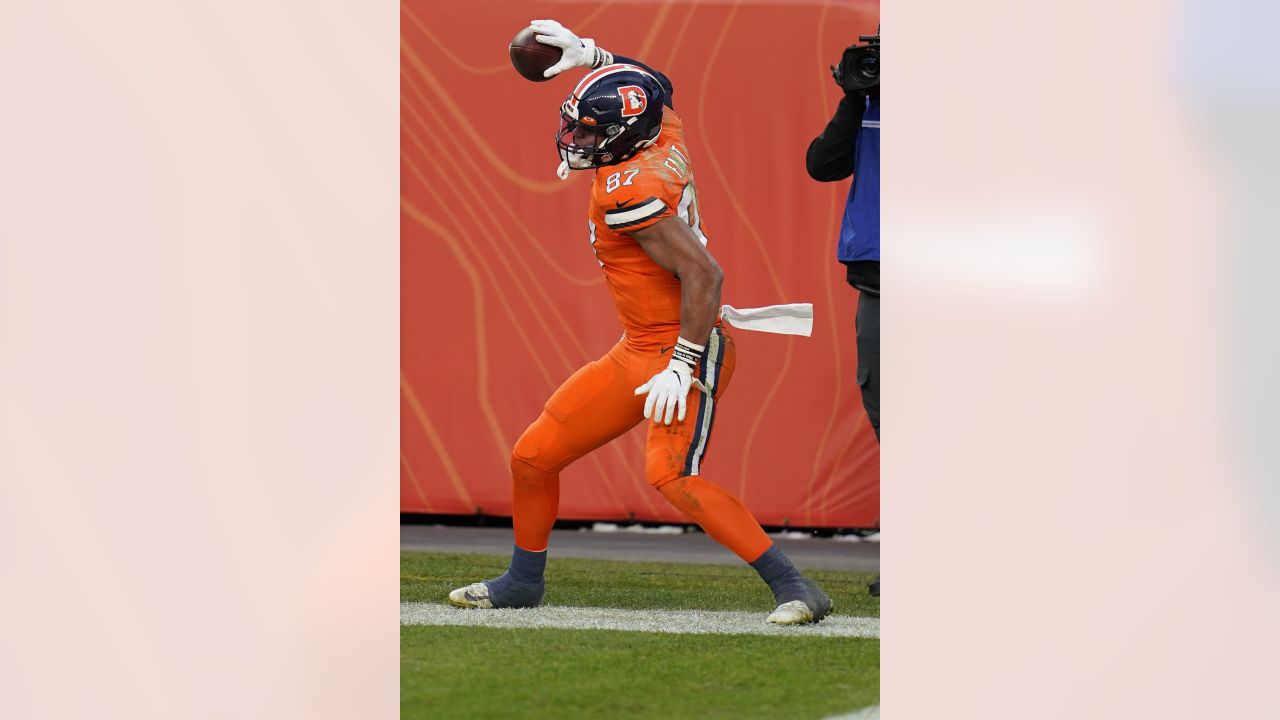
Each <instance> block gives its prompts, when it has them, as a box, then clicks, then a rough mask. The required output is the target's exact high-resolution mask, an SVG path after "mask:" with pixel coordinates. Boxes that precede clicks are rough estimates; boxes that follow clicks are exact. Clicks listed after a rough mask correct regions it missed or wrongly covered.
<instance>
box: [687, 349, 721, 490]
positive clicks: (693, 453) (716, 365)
mask: <svg viewBox="0 0 1280 720" xmlns="http://www.w3.org/2000/svg"><path fill="white" fill-rule="evenodd" d="M723 360H724V343H723V342H722V341H721V339H720V330H719V329H718V328H716V329H713V330H712V331H711V339H710V340H708V341H707V352H706V354H705V355H703V356H702V363H701V365H700V367H699V370H701V373H700V375H701V376H702V381H703V384H705V385H706V386H707V390H709V391H710V392H705V393H704V392H698V414H697V416H696V417H695V418H694V426H693V427H694V430H693V440H692V441H691V442H690V443H689V453H688V455H686V456H685V461H684V473H683V474H684V475H697V474H698V471H699V469H700V466H701V464H702V456H703V454H704V453H706V450H707V441H708V440H709V439H710V438H711V423H712V421H713V420H714V419H715V404H716V401H715V392H716V383H717V382H718V381H719V377H718V375H719V370H720V363H721V362H722V361H723Z"/></svg>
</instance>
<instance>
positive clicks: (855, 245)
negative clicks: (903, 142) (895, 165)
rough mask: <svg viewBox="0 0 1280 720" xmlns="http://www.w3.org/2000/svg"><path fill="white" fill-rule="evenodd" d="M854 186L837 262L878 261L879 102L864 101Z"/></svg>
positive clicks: (841, 225) (841, 232)
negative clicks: (864, 109)
mask: <svg viewBox="0 0 1280 720" xmlns="http://www.w3.org/2000/svg"><path fill="white" fill-rule="evenodd" d="M853 162H854V166H853V169H854V175H853V185H851V186H850V187H849V199H848V200H846V201H845V205H844V220H843V221H842V222H841V223H840V247H839V249H838V250H837V256H838V257H839V259H840V262H851V261H854V260H876V261H878V260H880V102H879V101H875V102H872V101H871V99H870V98H867V110H866V112H865V113H864V114H863V115H862V128H861V129H860V130H859V131H858V141H857V145H856V150H855V154H854V160H853Z"/></svg>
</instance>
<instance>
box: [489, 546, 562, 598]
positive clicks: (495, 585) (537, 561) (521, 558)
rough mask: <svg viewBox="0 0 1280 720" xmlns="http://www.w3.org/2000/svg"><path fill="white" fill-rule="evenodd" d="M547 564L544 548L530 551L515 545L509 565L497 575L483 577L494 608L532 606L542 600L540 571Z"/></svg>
mask: <svg viewBox="0 0 1280 720" xmlns="http://www.w3.org/2000/svg"><path fill="white" fill-rule="evenodd" d="M546 567H547V551H546V550H543V551H542V552H533V551H531V550H525V549H523V548H521V547H516V548H514V549H513V550H512V552H511V566H510V567H508V568H507V571H506V572H504V573H502V575H501V576H499V577H496V578H494V579H492V580H486V581H485V585H488V586H489V599H490V600H492V601H493V604H494V607H534V606H536V605H538V604H540V603H541V602H542V593H543V589H544V587H545V585H544V583H543V580H542V572H543V570H545V569H546Z"/></svg>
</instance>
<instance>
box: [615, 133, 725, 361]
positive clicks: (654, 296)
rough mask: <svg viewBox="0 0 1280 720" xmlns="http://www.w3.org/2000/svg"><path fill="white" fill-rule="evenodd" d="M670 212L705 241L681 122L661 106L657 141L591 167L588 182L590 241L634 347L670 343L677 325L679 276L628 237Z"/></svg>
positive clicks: (678, 325)
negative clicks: (618, 159)
mask: <svg viewBox="0 0 1280 720" xmlns="http://www.w3.org/2000/svg"><path fill="white" fill-rule="evenodd" d="M672 215H675V216H677V217H679V218H680V219H681V220H683V221H685V222H686V223H688V224H689V227H691V228H693V232H694V234H695V235H696V236H697V237H698V239H699V240H700V241H701V242H702V244H703V245H706V244H707V236H706V234H705V227H704V225H703V223H702V216H701V213H700V212H699V210H698V198H697V192H696V190H695V189H694V184H693V169H692V167H691V166H690V164H689V151H688V150H686V149H685V144H684V126H683V123H681V121H680V117H679V116H678V115H676V114H675V112H674V111H673V110H671V108H664V109H663V114H662V130H661V131H660V132H659V134H658V139H657V141H656V142H654V144H653V145H650V146H649V147H647V148H645V149H644V150H641V151H640V152H638V153H636V155H635V156H633V157H632V158H631V159H629V160H626V161H624V162H621V163H618V164H617V165H608V166H605V167H601V168H598V169H597V170H596V174H595V179H594V180H593V181H592V184H591V209H590V230H591V246H592V248H593V249H594V250H595V253H596V259H597V260H598V261H599V262H600V267H601V268H603V269H604V275H605V279H606V281H607V282H608V284H609V291H610V292H611V293H612V294H613V302H614V305H615V306H616V308H617V311H618V319H619V320H621V321H622V327H623V328H624V329H625V330H626V334H627V338H628V339H630V340H631V341H632V342H635V343H637V344H648V343H650V342H652V343H659V342H664V341H665V342H672V340H673V338H674V337H675V335H677V334H678V333H679V330H680V280H679V279H677V278H676V277H675V276H674V275H672V274H671V273H670V272H668V271H666V270H664V269H663V268H662V267H661V266H660V265H658V264H657V263H655V262H654V261H653V260H652V259H651V258H650V257H649V255H648V253H646V252H645V251H644V248H643V247H641V246H640V243H639V241H637V240H636V239H635V238H633V237H631V236H630V235H629V233H631V232H634V231H635V230H640V229H642V228H646V227H649V226H650V225H653V224H654V223H656V222H658V221H659V220H662V219H663V218H666V217H670V216H672ZM716 325H717V326H720V322H719V320H718V319H717V321H716Z"/></svg>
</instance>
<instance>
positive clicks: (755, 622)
mask: <svg viewBox="0 0 1280 720" xmlns="http://www.w3.org/2000/svg"><path fill="white" fill-rule="evenodd" d="M766 615H767V613H764V612H727V611H722V610H619V609H616V608H583V607H551V606H544V607H539V608H526V609H521V610H511V609H505V610H466V609H462V608H455V607H452V606H450V605H445V604H442V603H426V602H402V603H400V624H401V625H465V626H472V627H502V628H562V629H566V630H634V631H639V632H660V633H689V634H694V635H709V634H710V635H786V636H789V637H811V636H821V637H863V638H879V637H880V619H879V618H862V617H849V616H847V615H831V616H828V617H827V618H826V619H825V620H823V621H822V622H820V623H818V624H816V625H791V626H781V625H771V624H769V623H767V622H765V621H764V618H765V616H766Z"/></svg>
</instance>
